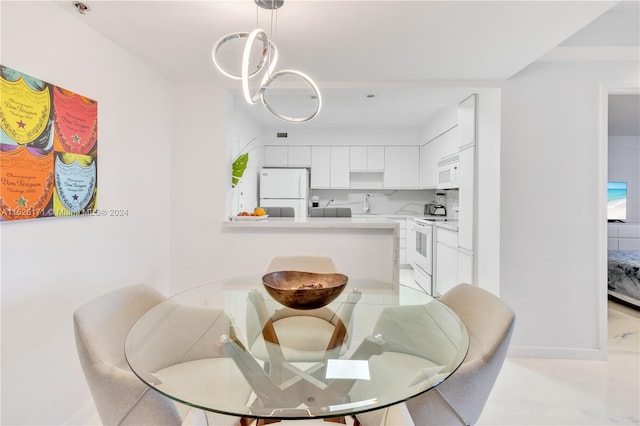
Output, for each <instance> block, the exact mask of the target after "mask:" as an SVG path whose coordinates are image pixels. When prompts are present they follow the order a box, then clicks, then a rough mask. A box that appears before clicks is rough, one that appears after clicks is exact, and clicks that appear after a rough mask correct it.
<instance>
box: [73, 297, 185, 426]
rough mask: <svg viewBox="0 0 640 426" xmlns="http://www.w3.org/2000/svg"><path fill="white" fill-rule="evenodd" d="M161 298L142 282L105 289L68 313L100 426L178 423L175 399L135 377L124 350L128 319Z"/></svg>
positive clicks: (133, 321) (132, 322)
mask: <svg viewBox="0 0 640 426" xmlns="http://www.w3.org/2000/svg"><path fill="white" fill-rule="evenodd" d="M164 300H165V297H164V296H162V295H161V294H160V293H158V292H157V291H155V290H153V289H152V288H150V287H147V286H145V285H134V286H129V287H124V288H121V289H119V290H116V291H113V292H110V293H107V294H104V295H102V296H100V297H98V298H96V299H94V300H92V301H90V302H87V303H86V304H84V305H82V306H81V307H80V308H78V309H77V310H76V311H75V313H74V315H73V324H74V332H75V339H76V347H77V350H78V356H79V358H80V363H81V365H82V369H83V371H84V375H85V377H86V379H87V383H88V384H89V388H90V390H91V394H92V396H93V400H94V402H95V404H96V408H97V410H98V414H99V415H100V419H101V420H102V423H103V424H105V425H124V424H131V425H134V424H135V425H145V424H146V425H179V424H181V423H182V420H181V416H180V414H179V412H178V411H177V409H176V406H175V404H174V403H173V402H172V401H171V400H169V399H168V398H166V397H164V396H162V395H160V394H159V393H158V392H155V391H153V390H151V389H150V388H149V387H148V386H147V385H145V384H144V383H143V382H142V381H141V380H140V379H138V378H137V377H136V376H135V375H134V374H133V372H132V371H131V369H130V368H129V367H128V364H127V362H126V359H125V355H124V343H125V340H126V337H127V334H128V332H129V329H130V328H131V326H133V324H134V323H135V322H136V321H137V320H138V319H139V318H140V317H141V316H142V315H143V314H144V313H145V312H147V311H148V310H149V309H151V308H153V307H154V306H156V305H157V304H159V303H161V302H162V301H164Z"/></svg>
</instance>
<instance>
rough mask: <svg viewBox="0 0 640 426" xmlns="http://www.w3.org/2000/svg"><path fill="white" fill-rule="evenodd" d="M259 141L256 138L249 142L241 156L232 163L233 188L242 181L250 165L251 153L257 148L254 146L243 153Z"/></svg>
mask: <svg viewBox="0 0 640 426" xmlns="http://www.w3.org/2000/svg"><path fill="white" fill-rule="evenodd" d="M257 139H258V137H255V138H253V139H251V140H250V141H249V142H247V144H246V145H245V146H243V147H242V149H241V150H240V154H238V156H237V157H236V158H235V160H233V163H231V188H235V187H236V186H237V185H238V182H240V179H242V175H244V171H245V170H246V169H247V164H248V163H249V152H251V151H253V150H254V149H256V148H257V147H255V146H254V147H253V148H251V149H250V150H248V151H247V152H244V153H243V151H244V150H245V149H247V147H248V146H249V145H251V143H252V142H254V141H255V140H257Z"/></svg>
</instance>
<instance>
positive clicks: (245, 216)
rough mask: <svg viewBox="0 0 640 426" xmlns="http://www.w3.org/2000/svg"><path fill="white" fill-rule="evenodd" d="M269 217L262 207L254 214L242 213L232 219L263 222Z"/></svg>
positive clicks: (256, 209)
mask: <svg viewBox="0 0 640 426" xmlns="http://www.w3.org/2000/svg"><path fill="white" fill-rule="evenodd" d="M268 217H269V215H268V214H267V212H266V211H265V209H263V208H262V207H256V208H255V209H254V210H253V211H252V212H246V211H242V212H239V213H238V214H237V215H235V216H232V217H230V218H229V219H231V220H263V219H266V218H268Z"/></svg>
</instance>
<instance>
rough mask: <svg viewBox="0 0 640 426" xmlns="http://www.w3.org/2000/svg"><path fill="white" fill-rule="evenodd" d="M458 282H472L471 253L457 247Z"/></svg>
mask: <svg viewBox="0 0 640 426" xmlns="http://www.w3.org/2000/svg"><path fill="white" fill-rule="evenodd" d="M458 283H467V284H473V253H472V252H470V251H467V250H464V249H460V248H459V249H458Z"/></svg>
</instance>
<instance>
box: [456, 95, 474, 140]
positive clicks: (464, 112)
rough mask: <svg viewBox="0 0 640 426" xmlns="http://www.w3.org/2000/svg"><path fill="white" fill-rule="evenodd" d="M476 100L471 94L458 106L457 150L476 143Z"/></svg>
mask: <svg viewBox="0 0 640 426" xmlns="http://www.w3.org/2000/svg"><path fill="white" fill-rule="evenodd" d="M476 99H477V95H476V94H473V95H471V96H469V97H468V98H467V99H465V100H464V101H462V102H460V104H459V105H458V128H459V132H458V148H463V147H465V146H467V145H472V144H475V143H476Z"/></svg>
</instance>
